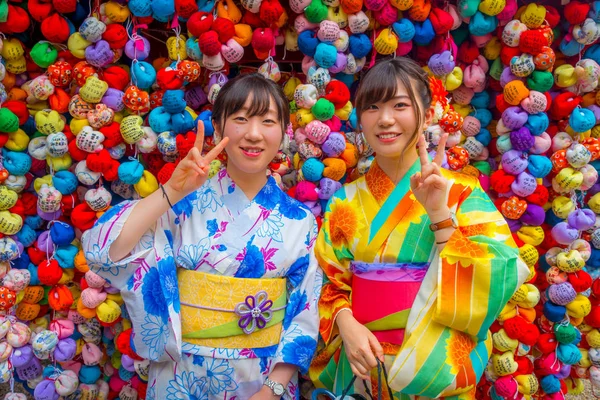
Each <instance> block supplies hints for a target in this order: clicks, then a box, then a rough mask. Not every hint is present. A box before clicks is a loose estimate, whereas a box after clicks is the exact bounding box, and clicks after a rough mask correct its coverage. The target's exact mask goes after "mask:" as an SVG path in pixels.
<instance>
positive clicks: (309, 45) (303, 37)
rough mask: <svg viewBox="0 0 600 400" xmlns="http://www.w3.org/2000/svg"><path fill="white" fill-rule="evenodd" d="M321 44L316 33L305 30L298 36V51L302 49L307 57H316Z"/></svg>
mask: <svg viewBox="0 0 600 400" xmlns="http://www.w3.org/2000/svg"><path fill="white" fill-rule="evenodd" d="M319 43H320V42H319V39H318V38H317V33H316V32H315V31H312V30H305V31H303V32H300V34H299V35H298V49H300V51H301V52H302V54H304V55H305V56H309V57H314V56H315V52H316V51H317V46H318V45H319Z"/></svg>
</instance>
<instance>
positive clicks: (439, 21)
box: [429, 7, 454, 35]
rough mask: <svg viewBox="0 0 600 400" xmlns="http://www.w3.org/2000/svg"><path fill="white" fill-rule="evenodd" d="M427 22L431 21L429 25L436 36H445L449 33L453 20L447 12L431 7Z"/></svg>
mask: <svg viewBox="0 0 600 400" xmlns="http://www.w3.org/2000/svg"><path fill="white" fill-rule="evenodd" d="M429 20H430V21H431V25H433V30H434V31H435V33H436V35H445V34H446V33H448V32H449V31H450V29H451V28H452V25H454V20H453V19H452V15H450V13H449V12H447V11H445V10H443V9H441V8H437V7H433V8H432V9H431V12H430V13H429Z"/></svg>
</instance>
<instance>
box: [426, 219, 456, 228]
mask: <svg viewBox="0 0 600 400" xmlns="http://www.w3.org/2000/svg"><path fill="white" fill-rule="evenodd" d="M450 227H454V228H456V223H455V222H454V218H453V216H452V215H450V216H449V217H448V218H446V219H444V220H442V221H440V222H436V223H432V224H431V225H429V229H431V230H432V231H434V232H435V231H439V230H440V229H445V228H450Z"/></svg>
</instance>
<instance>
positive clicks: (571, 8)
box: [563, 0, 590, 25]
mask: <svg viewBox="0 0 600 400" xmlns="http://www.w3.org/2000/svg"><path fill="white" fill-rule="evenodd" d="M589 12H590V5H589V4H588V3H583V2H581V1H577V0H574V1H571V2H570V3H569V4H567V5H566V6H565V8H564V10H563V13H564V15H565V18H566V19H567V21H569V24H570V25H579V24H582V23H583V21H585V19H586V18H587V15H588V13H589Z"/></svg>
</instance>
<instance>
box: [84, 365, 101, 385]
mask: <svg viewBox="0 0 600 400" xmlns="http://www.w3.org/2000/svg"><path fill="white" fill-rule="evenodd" d="M100 375H101V372H100V367H98V366H97V365H82V366H81V369H80V370H79V382H81V383H86V384H88V385H91V384H93V383H96V381H97V380H98V379H100Z"/></svg>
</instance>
